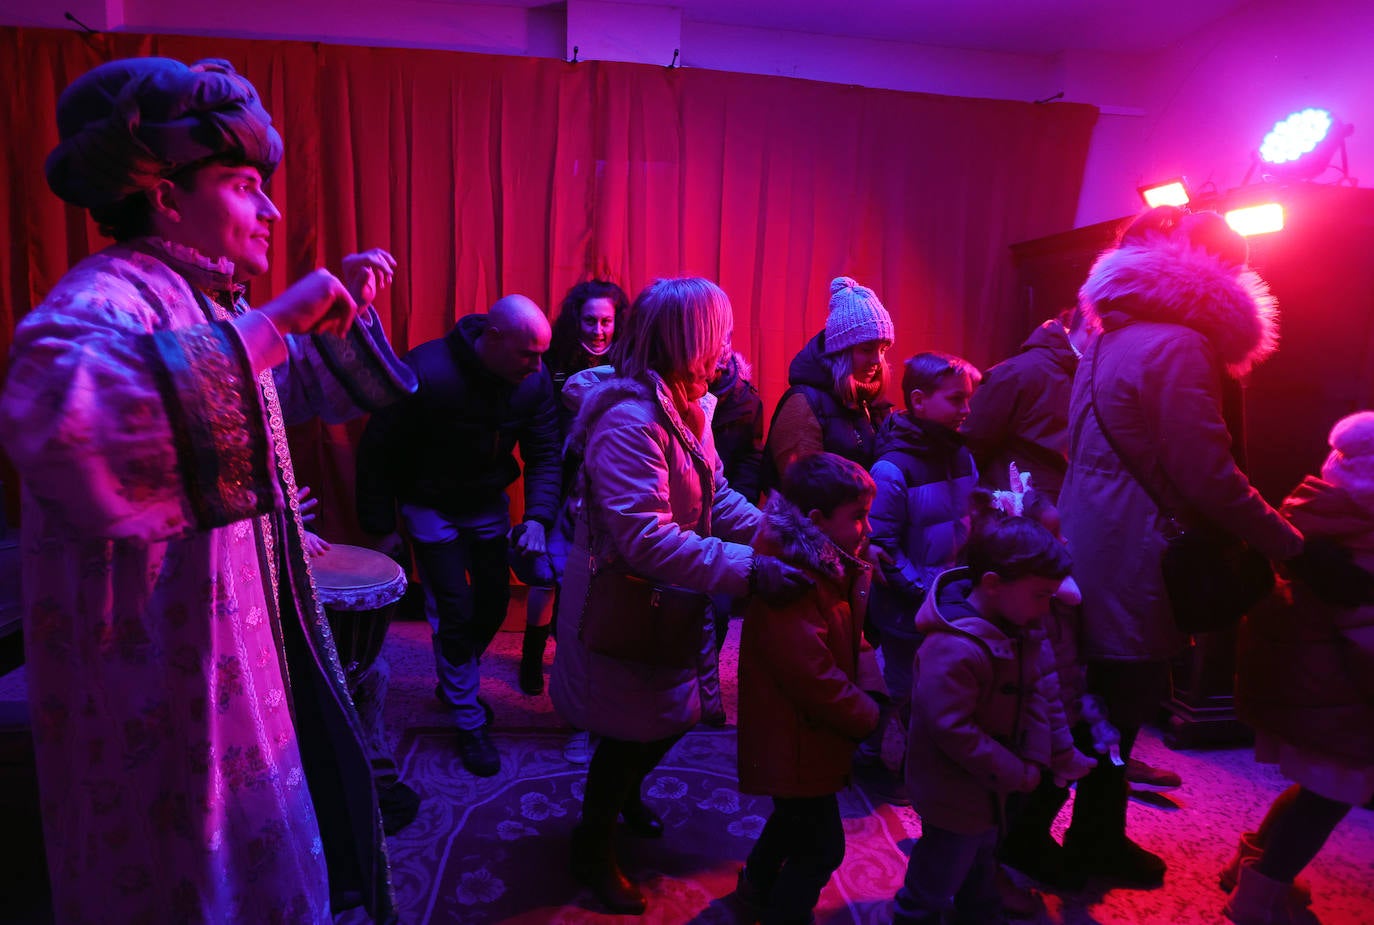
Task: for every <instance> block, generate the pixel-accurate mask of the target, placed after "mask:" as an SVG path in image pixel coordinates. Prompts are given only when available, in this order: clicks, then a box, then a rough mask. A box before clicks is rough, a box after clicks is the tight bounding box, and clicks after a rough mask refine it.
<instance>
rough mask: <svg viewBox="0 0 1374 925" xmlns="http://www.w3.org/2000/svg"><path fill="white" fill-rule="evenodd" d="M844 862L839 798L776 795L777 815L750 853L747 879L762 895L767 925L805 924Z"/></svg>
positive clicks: (773, 815) (771, 818)
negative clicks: (774, 924) (779, 924)
mask: <svg viewBox="0 0 1374 925" xmlns="http://www.w3.org/2000/svg"><path fill="white" fill-rule="evenodd" d="M843 860H844V824H843V823H842V822H841V821H840V802H839V798H838V797H837V796H836V795H835V794H833V793H832V794H828V795H826V796H823V797H795V798H785V797H774V798H773V813H772V815H770V816H769V817H768V822H767V823H765V824H764V827H763V832H762V833H761V834H760V835H759V840H758V841H757V842H756V843H755V844H754V849H753V850H752V851H750V852H749V860H748V861H747V862H745V867H744V875H745V877H746V878H747V879H748V880H749V882H750V883H752V884H753V885H754V886H755V887H756V888H757V889H758V890H759V891H760V892H761V893H762V894H763V895H764V896H766V897H767V899H766V901H765V903H764V910H763V917H762V922H763V925H773V923H784V922H804V921H806V920H807V918H808V917H809V916H810V915H811V913H812V911H813V910H814V909H815V908H816V902H817V901H818V900H819V899H820V898H821V890H823V889H825V885H826V884H827V883H828V882H830V875H831V874H833V873H834V872H835V871H836V870H838V869H839V867H840V862H841V861H843Z"/></svg>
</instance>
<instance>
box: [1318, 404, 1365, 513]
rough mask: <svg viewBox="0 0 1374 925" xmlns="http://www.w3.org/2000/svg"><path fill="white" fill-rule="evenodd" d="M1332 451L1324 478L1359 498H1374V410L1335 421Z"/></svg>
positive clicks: (1329, 439) (1332, 430) (1323, 474)
mask: <svg viewBox="0 0 1374 925" xmlns="http://www.w3.org/2000/svg"><path fill="white" fill-rule="evenodd" d="M1327 443H1329V444H1330V445H1331V455H1330V456H1327V457H1326V462H1324V463H1322V478H1323V479H1325V480H1326V481H1328V482H1330V483H1331V484H1332V485H1335V486H1337V487H1339V488H1344V489H1345V490H1346V491H1348V492H1350V493H1351V494H1352V495H1355V496H1357V497H1360V498H1374V411H1359V412H1356V413H1355V414H1351V415H1347V416H1346V417H1343V418H1341V419H1340V420H1339V421H1337V422H1336V426H1335V427H1333V428H1331V435H1330V436H1329V437H1328V438H1327Z"/></svg>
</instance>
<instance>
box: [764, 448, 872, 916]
mask: <svg viewBox="0 0 1374 925" xmlns="http://www.w3.org/2000/svg"><path fill="white" fill-rule="evenodd" d="M873 494H874V487H873V480H872V479H871V478H870V477H869V475H868V473H867V472H866V471H865V470H864V468H863V467H862V466H860V465H858V464H857V463H854V462H850V461H849V460H847V459H845V458H843V457H841V456H837V455H835V454H834V453H817V454H815V455H812V456H807V457H803V458H802V459H799V460H798V461H796V462H794V463H793V464H792V465H791V466H789V467H788V469H787V471H786V472H785V473H784V475H783V480H782V487H781V491H780V493H775V494H774V495H773V497H772V498H771V499H770V500H769V502H768V505H767V507H766V508H765V509H764V510H765V515H766V520H765V523H764V527H763V529H762V530H761V532H760V534H759V537H758V539H757V541H756V542H755V549H756V550H757V551H758V552H759V553H761V554H767V555H773V556H777V557H778V558H780V559H782V560H783V561H784V562H787V563H788V564H790V565H793V566H796V567H797V568H800V569H802V570H804V571H805V572H806V573H807V574H808V575H809V576H810V577H811V578H812V580H813V581H814V582H815V587H814V588H812V590H811V591H809V592H808V593H807V594H806V595H805V596H804V597H802V598H801V599H799V600H796V601H793V602H792V603H789V604H785V605H773V604H768V603H766V602H764V601H762V600H755V601H753V602H752V603H751V604H750V606H749V609H748V611H747V612H746V614H745V617H744V628H743V631H742V634H741V636H740V657H739V779H740V790H741V791H743V792H745V793H759V794H767V795H768V796H771V797H772V798H773V813H772V815H770V816H769V817H768V822H767V824H766V825H765V826H764V828H763V833H762V834H761V835H760V836H759V840H758V842H757V843H756V844H755V845H754V849H753V851H751V852H750V853H749V859H748V861H747V862H746V864H745V867H744V869H743V870H742V871H740V878H739V890H738V892H737V896H738V898H739V899H740V900H741V901H742V902H743V903H744V904H745V905H747V906H749V907H750V911H751V912H754V913H757V914H758V916H759V917H760V919H761V921H762V922H763V923H764V925H791V923H797V925H802V923H807V922H811V921H813V916H812V912H813V910H814V909H815V907H816V901H817V900H818V899H819V898H820V894H821V890H822V889H823V888H824V887H825V884H826V883H827V882H828V881H829V880H830V875H831V874H833V873H834V872H835V870H836V869H837V868H839V866H840V861H841V860H843V858H844V847H845V846H844V828H843V826H842V825H841V822H840V805H839V800H838V798H837V794H838V793H839V791H840V790H842V789H843V788H844V787H845V786H846V784H848V782H849V775H850V770H851V760H852V756H853V754H854V747H855V745H857V744H858V742H859V741H860V740H862V739H863V738H864V737H865V736H866V735H868V734H869V733H870V732H872V731H873V729H874V728H876V726H877V724H878V704H877V702H876V701H875V699H874V697H873V696H872V695H870V694H869V693H866V691H875V692H879V696H885V693H884V688H883V682H882V675H881V673H880V672H879V670H878V665H877V660H876V659H875V658H874V657H873V651H872V649H871V648H870V647H869V645H868V643H867V642H866V641H865V640H864V638H863V624H864V611H865V609H866V607H867V602H868V589H869V585H870V579H871V575H870V570H869V566H868V564H867V563H866V562H865V561H864V560H863V559H862V558H861V557H860V553H861V551H862V549H863V547H864V545H865V544H866V542H867V540H868V533H869V525H868V509H869V505H870V504H871V503H872V501H873Z"/></svg>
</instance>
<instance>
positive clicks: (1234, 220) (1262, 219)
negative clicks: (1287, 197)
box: [1226, 202, 1283, 238]
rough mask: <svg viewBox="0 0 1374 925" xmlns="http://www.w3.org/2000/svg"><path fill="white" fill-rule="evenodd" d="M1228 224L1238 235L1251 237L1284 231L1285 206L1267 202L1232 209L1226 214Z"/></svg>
mask: <svg viewBox="0 0 1374 925" xmlns="http://www.w3.org/2000/svg"><path fill="white" fill-rule="evenodd" d="M1226 224H1228V225H1230V226H1231V227H1232V228H1233V229H1235V231H1236V233H1237V234H1241V235H1244V236H1245V237H1247V238H1248V237H1250V236H1251V235H1257V234H1272V233H1273V232H1275V231H1282V230H1283V206H1281V205H1279V204H1278V203H1277V202H1266V203H1263V204H1261V205H1257V206H1246V207H1245V208H1243V209H1232V210H1231V211H1229V212H1227V213H1226Z"/></svg>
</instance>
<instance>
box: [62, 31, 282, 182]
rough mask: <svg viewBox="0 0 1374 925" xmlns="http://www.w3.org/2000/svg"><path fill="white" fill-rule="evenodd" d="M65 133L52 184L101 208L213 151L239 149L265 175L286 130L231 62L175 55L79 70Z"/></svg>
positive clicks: (65, 111)
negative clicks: (280, 131)
mask: <svg viewBox="0 0 1374 925" xmlns="http://www.w3.org/2000/svg"><path fill="white" fill-rule="evenodd" d="M57 132H58V136H59V137H60V138H61V141H60V142H58V145H57V147H56V148H54V149H53V150H52V153H51V154H49V155H48V160H47V164H46V165H45V170H46V172H47V175H48V186H50V187H52V191H53V192H54V193H56V194H57V195H58V196H60V197H61V198H62V199H65V200H66V201H67V202H70V203H72V204H73V205H78V206H81V207H83V208H87V209H91V208H99V207H101V206H109V205H113V204H114V203H117V202H119V201H120V200H122V199H125V198H127V197H128V196H131V195H133V194H134V193H138V192H141V191H143V190H146V189H149V188H151V187H152V186H153V184H154V183H156V182H157V181H158V180H159V179H160V178H162V177H166V176H169V175H171V174H173V173H175V172H176V171H178V170H180V169H181V168H183V167H186V166H188V165H190V164H194V163H196V162H197V161H202V160H205V159H206V158H210V157H218V156H229V157H234V158H240V159H242V160H243V161H244V162H245V163H248V164H252V165H254V166H256V167H258V169H260V170H261V171H262V172H263V175H264V177H266V176H267V175H268V174H270V173H271V172H272V171H273V170H274V169H275V168H276V166H277V162H278V161H280V160H281V156H282V142H281V136H280V135H279V134H277V130H276V129H274V128H273V127H272V117H271V116H269V115H268V114H267V110H265V109H263V108H262V103H261V102H260V101H259V100H258V94H257V91H256V90H254V89H253V85H252V84H251V83H249V82H248V81H247V80H245V79H244V78H243V77H240V76H239V75H238V74H236V73H235V72H234V68H233V66H232V65H230V64H229V62H227V61H220V60H217V59H207V60H205V61H198V62H196V63H195V64H193V65H191V66H190V67H187V66H186V65H185V64H182V63H181V62H180V61H174V60H172V59H170V58H125V59H123V60H120V61H111V62H109V63H108V64H102V65H101V66H100V67H97V68H95V69H94V70H91V71H88V72H87V73H85V74H83V75H81V76H80V77H78V78H77V79H76V80H75V81H74V82H73V83H72V85H71V86H69V87H68V88H67V89H66V90H64V91H63V92H62V96H61V97H60V98H59V99H58V101H57Z"/></svg>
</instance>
